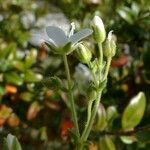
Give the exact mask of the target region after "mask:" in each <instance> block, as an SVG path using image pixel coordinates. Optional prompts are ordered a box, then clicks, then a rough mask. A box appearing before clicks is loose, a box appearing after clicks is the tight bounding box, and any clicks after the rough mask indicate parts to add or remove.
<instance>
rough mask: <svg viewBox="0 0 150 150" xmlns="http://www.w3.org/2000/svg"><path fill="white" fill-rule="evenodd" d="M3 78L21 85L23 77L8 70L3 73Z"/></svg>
mask: <svg viewBox="0 0 150 150" xmlns="http://www.w3.org/2000/svg"><path fill="white" fill-rule="evenodd" d="M4 78H5V80H6V82H7V83H11V84H15V85H22V84H23V79H22V77H21V76H19V74H17V73H16V72H10V73H9V72H8V73H6V74H4Z"/></svg>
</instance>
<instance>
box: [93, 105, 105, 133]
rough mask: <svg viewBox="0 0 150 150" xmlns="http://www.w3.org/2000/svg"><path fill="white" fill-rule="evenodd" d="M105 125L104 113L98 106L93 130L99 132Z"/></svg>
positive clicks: (101, 106) (102, 108)
mask: <svg viewBox="0 0 150 150" xmlns="http://www.w3.org/2000/svg"><path fill="white" fill-rule="evenodd" d="M106 125H107V120H106V111H105V108H104V106H103V105H102V104H100V105H99V109H98V111H97V117H96V123H95V130H98V131H101V130H103V129H104V128H105V127H106Z"/></svg>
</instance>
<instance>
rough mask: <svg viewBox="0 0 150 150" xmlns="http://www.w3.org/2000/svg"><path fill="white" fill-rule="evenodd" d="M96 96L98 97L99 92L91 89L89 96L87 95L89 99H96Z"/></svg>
mask: <svg viewBox="0 0 150 150" xmlns="http://www.w3.org/2000/svg"><path fill="white" fill-rule="evenodd" d="M96 97H97V92H96V91H95V90H91V91H89V93H88V96H87V98H88V100H89V101H94V100H95V99H96Z"/></svg>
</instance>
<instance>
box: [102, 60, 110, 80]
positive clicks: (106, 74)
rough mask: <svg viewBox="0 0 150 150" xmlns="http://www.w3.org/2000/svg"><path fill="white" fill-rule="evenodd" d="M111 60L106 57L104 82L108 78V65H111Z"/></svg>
mask: <svg viewBox="0 0 150 150" xmlns="http://www.w3.org/2000/svg"><path fill="white" fill-rule="evenodd" d="M111 60H112V58H111V57H107V64H106V69H105V73H104V79H103V80H106V78H107V76H108V72H109V68H110V65H111Z"/></svg>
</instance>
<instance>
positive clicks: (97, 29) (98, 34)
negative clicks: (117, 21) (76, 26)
mask: <svg viewBox="0 0 150 150" xmlns="http://www.w3.org/2000/svg"><path fill="white" fill-rule="evenodd" d="M92 27H93V30H94V33H93V35H94V38H95V41H96V42H97V43H102V42H104V40H105V38H106V31H105V27H104V24H103V21H102V19H101V18H100V17H99V16H95V17H94V18H93V20H92Z"/></svg>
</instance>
